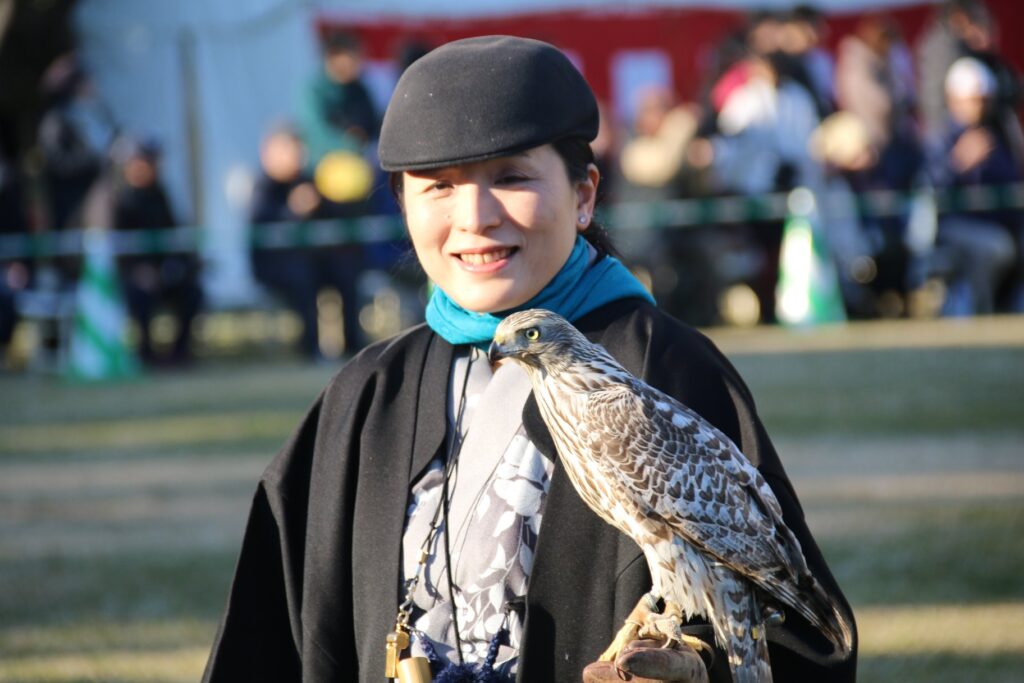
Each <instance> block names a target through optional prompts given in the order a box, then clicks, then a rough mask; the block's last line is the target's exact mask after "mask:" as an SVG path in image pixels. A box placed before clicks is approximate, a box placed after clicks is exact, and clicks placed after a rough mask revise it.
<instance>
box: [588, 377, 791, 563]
mask: <svg viewBox="0 0 1024 683" xmlns="http://www.w3.org/2000/svg"><path fill="white" fill-rule="evenodd" d="M586 422H587V424H588V427H589V429H588V430H587V433H588V437H589V440H590V441H591V442H592V443H591V444H589V445H590V447H591V448H594V447H595V446H596V447H598V448H601V449H602V450H603V451H604V455H605V456H606V457H604V458H601V459H600V460H601V461H603V462H605V463H606V464H607V466H608V468H609V475H611V476H613V477H614V478H615V479H617V480H618V481H619V483H620V484H621V486H622V487H623V488H624V489H625V490H626V491H627V492H628V494H629V495H631V496H632V497H633V498H634V499H635V500H637V501H638V502H641V504H642V507H643V508H644V511H645V512H646V513H647V514H649V515H652V516H656V517H658V518H661V519H662V520H664V522H665V523H666V524H668V525H669V526H671V527H672V528H673V530H674V531H675V532H676V533H678V534H680V535H681V536H683V537H684V538H686V539H687V540H689V541H690V542H692V543H694V544H695V545H697V546H698V547H701V548H703V549H704V550H705V551H707V552H708V553H710V554H711V555H713V556H714V557H716V558H717V559H718V560H720V561H721V562H723V563H725V564H727V565H729V566H731V567H732V568H733V569H735V570H736V571H738V572H740V573H741V574H744V575H746V576H748V577H750V578H751V579H753V580H754V581H755V582H757V583H762V582H769V583H775V582H776V581H778V580H779V579H781V578H783V577H782V576H780V574H781V575H785V576H799V575H802V574H805V573H806V572H807V569H806V562H805V560H804V558H803V554H802V552H801V550H800V545H799V542H798V541H797V540H796V538H795V536H794V535H793V534H792V532H791V531H790V530H789V529H788V528H787V527H786V526H785V525H784V524H783V522H782V510H781V507H780V506H779V503H778V501H777V500H776V498H775V495H774V494H773V493H772V491H771V489H770V488H769V486H768V484H767V482H766V481H765V480H764V477H763V476H762V475H761V473H760V472H758V471H757V469H756V468H755V467H754V466H753V465H751V464H750V462H749V461H748V460H747V459H746V458H745V457H744V456H743V455H742V454H741V453H740V451H739V449H737V448H736V446H735V445H734V444H733V443H732V441H730V440H729V439H728V437H726V436H725V435H724V434H722V433H721V432H719V431H718V430H717V429H715V428H714V427H713V426H712V425H710V424H709V423H708V422H706V421H705V420H704V419H703V418H701V417H700V416H699V415H697V414H696V413H695V412H693V411H692V410H690V409H689V408H687V407H686V406H684V405H682V404H681V403H679V402H678V401H676V400H675V399H673V398H671V397H669V396H667V395H666V394H663V393H661V392H659V391H657V390H656V389H653V388H651V387H649V386H647V385H645V384H642V383H637V384H634V385H632V386H630V385H626V384H616V385H613V386H610V387H607V388H605V389H601V390H598V391H595V392H592V393H591V394H590V396H589V398H588V404H587V420H586Z"/></svg>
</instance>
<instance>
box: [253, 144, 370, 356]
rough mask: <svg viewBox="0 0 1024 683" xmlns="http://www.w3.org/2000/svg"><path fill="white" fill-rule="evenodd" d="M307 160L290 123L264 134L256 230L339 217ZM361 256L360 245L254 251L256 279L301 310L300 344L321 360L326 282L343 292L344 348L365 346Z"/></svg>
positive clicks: (256, 191)
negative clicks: (321, 315) (322, 295)
mask: <svg viewBox="0 0 1024 683" xmlns="http://www.w3.org/2000/svg"><path fill="white" fill-rule="evenodd" d="M305 161H306V147H305V145H304V143H303V140H302V138H301V137H300V136H299V134H298V132H297V131H296V130H295V129H294V128H292V127H291V126H278V127H276V128H274V129H272V130H271V131H270V132H269V133H268V134H267V135H266V137H265V138H264V139H263V142H262V143H261V145H260V166H261V173H260V177H259V179H258V180H257V181H256V185H255V187H254V189H253V196H252V200H251V201H252V203H251V205H250V208H249V220H250V222H251V223H252V224H253V229H254V230H261V229H269V226H266V224H270V223H282V222H294V221H306V220H326V219H329V218H337V217H339V215H338V213H337V211H336V208H337V204H336V203H333V202H330V201H329V200H327V199H326V198H324V197H323V195H322V193H321V192H320V189H319V187H318V183H317V182H316V180H315V178H314V176H313V175H312V174H310V173H309V172H308V171H307V170H306V163H305ZM260 226H266V228H261V227H260ZM292 234H294V233H292ZM360 256H361V250H360V248H359V246H358V245H340V246H334V245H323V246H318V247H297V246H288V247H284V248H273V249H256V250H254V251H253V252H252V267H253V274H254V275H255V277H256V279H257V280H258V281H259V282H260V283H261V284H263V285H266V286H267V287H269V288H270V289H271V290H273V291H276V292H278V293H279V294H280V295H281V296H282V297H284V299H285V301H286V302H287V303H288V305H289V307H291V308H292V309H293V310H294V311H295V312H296V313H297V314H298V315H299V318H300V319H301V321H302V336H301V338H300V348H301V350H302V353H303V354H304V355H305V356H306V357H308V358H310V359H314V360H319V359H321V358H322V355H323V354H322V352H321V348H320V327H319V325H320V323H319V309H318V304H317V296H318V294H319V292H320V290H321V289H322V288H324V287H334V288H335V289H337V290H338V292H339V294H340V295H341V298H342V316H343V317H342V325H343V328H344V329H343V333H344V338H345V350H346V351H347V352H349V353H353V352H355V351H357V350H358V349H360V348H361V347H362V345H363V343H364V340H363V334H362V327H361V325H360V324H359V293H358V289H357V288H358V277H359V274H360V272H361V271H362V268H363V264H362V263H361V262H360Z"/></svg>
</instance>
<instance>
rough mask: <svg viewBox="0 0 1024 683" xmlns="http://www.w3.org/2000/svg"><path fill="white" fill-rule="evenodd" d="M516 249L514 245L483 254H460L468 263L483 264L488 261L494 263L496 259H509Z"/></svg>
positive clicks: (464, 261) (472, 264) (463, 260)
mask: <svg viewBox="0 0 1024 683" xmlns="http://www.w3.org/2000/svg"><path fill="white" fill-rule="evenodd" d="M515 251H516V249H515V248H513V247H506V248H505V249H495V250H493V251H487V252H484V253H481V254H469V253H463V254H459V258H460V259H461V260H462V262H463V263H468V264H469V265H471V266H483V265H487V264H488V263H494V262H495V261H501V260H503V259H507V258H508V257H509V256H511V255H512V254H513V253H514V252H515Z"/></svg>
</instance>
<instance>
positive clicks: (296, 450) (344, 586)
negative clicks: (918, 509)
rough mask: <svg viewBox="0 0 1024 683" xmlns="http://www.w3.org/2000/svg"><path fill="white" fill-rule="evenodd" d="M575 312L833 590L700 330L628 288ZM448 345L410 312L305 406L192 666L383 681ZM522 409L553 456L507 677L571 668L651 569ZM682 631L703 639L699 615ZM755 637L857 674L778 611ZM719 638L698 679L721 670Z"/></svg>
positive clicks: (607, 633) (436, 449)
mask: <svg viewBox="0 0 1024 683" xmlns="http://www.w3.org/2000/svg"><path fill="white" fill-rule="evenodd" d="M576 324H577V326H578V327H579V328H580V330H581V331H583V332H584V333H585V334H586V335H587V336H588V337H589V338H590V339H592V340H593V341H596V342H598V343H600V344H602V345H603V346H604V347H605V348H606V349H608V351H609V352H611V354H612V355H613V356H615V357H616V358H617V359H618V360H619V361H620V362H621V363H622V364H623V365H624V366H625V367H626V368H627V369H629V370H630V371H631V372H633V373H635V374H637V375H638V376H641V377H643V378H644V379H645V380H647V381H648V382H649V383H651V384H653V385H654V386H656V387H658V388H659V389H661V390H662V391H665V392H666V393H668V394H670V395H672V396H674V397H676V398H677V399H679V400H680V401H682V402H683V403H684V404H686V405H688V406H690V407H691V408H693V409H694V410H696V411H697V412H698V413H700V414H701V415H702V416H704V418H705V419H707V420H709V421H710V422H711V423H713V424H714V425H715V426H716V427H718V428H719V429H720V430H722V431H723V432H724V433H725V434H727V435H728V436H729V437H730V438H731V439H733V440H734V441H735V442H736V444H737V445H738V446H739V447H740V448H741V450H742V451H743V453H744V454H745V455H746V456H747V458H749V459H750V460H751V462H753V463H754V464H755V465H756V466H757V467H758V468H759V470H760V471H761V472H762V474H763V475H764V476H765V478H766V479H767V480H768V482H769V484H770V485H771V487H772V489H773V490H774V491H775V495H776V496H777V497H778V499H779V502H780V503H781V505H782V509H783V512H784V517H785V521H786V523H787V524H788V525H789V527H790V528H791V529H792V530H793V531H794V533H795V534H796V535H797V537H798V538H799V539H800V543H801V544H802V546H803V550H804V554H805V555H806V557H807V561H808V564H809V566H810V568H811V570H812V571H813V572H814V574H815V576H816V577H817V578H818V579H819V581H820V582H821V583H822V584H823V585H824V587H825V588H826V590H827V591H829V592H831V593H832V594H833V595H835V596H836V597H837V598H838V599H839V600H840V602H841V604H843V605H844V606H846V602H845V599H843V597H842V595H841V593H840V591H839V588H838V587H837V586H836V583H835V580H834V579H833V577H832V575H831V573H830V572H829V570H828V568H827V567H826V565H825V562H824V560H823V559H822V556H821V553H820V551H819V550H818V547H817V545H816V544H815V542H814V540H813V538H812V537H811V535H810V532H809V531H808V529H807V526H806V524H805V522H804V517H803V512H802V510H801V508H800V505H799V503H798V502H797V498H796V495H795V493H794V491H793V489H792V486H791V484H790V482H789V479H788V478H787V477H786V474H785V472H784V471H783V468H782V465H781V463H780V462H779V458H778V456H777V455H776V453H775V450H774V448H773V447H772V444H771V442H770V441H769V439H768V436H767V434H766V432H765V430H764V427H763V426H762V425H761V422H760V420H759V419H758V417H757V415H756V413H755V410H754V403H753V399H752V398H751V396H750V393H749V391H748V390H747V388H746V386H745V385H744V383H743V381H742V380H741V379H740V377H739V375H738V374H737V373H736V371H735V369H734V368H733V367H732V366H731V365H730V364H729V362H728V361H727V360H726V359H725V358H724V356H722V355H721V353H720V352H719V351H718V350H717V349H716V348H715V347H714V346H713V344H712V343H711V342H710V341H709V340H708V339H706V338H705V337H703V336H702V335H701V334H699V333H698V332H696V331H695V330H693V329H691V328H689V327H686V326H685V325H683V324H682V323H680V322H678V321H676V320H675V319H673V318H671V317H669V316H668V315H666V314H664V313H662V312H661V311H659V310H658V309H656V308H654V307H653V306H651V305H649V304H648V303H646V302H644V301H640V300H637V299H626V300H619V301H616V302H613V303H611V304H607V305H605V306H603V307H601V308H600V309H598V310H596V311H594V312H592V313H590V314H588V315H586V316H585V317H583V318H582V319H580V320H579V321H577V323H576ZM454 351H455V347H454V346H452V345H451V344H449V343H448V342H446V341H444V340H443V339H441V338H440V337H438V336H437V335H436V334H434V333H433V332H432V331H431V330H430V329H429V328H427V327H426V326H424V325H420V326H418V327H415V328H412V329H411V330H409V331H407V332H406V333H404V334H402V335H400V336H398V337H396V338H394V339H392V340H390V341H387V342H381V343H379V344H376V345H373V346H371V347H368V348H367V349H365V350H364V351H363V352H361V353H360V354H359V355H357V356H356V357H355V358H354V359H353V360H352V361H350V362H349V363H348V364H347V365H345V367H344V368H343V369H342V370H341V371H340V372H339V373H338V374H337V375H336V376H335V377H334V378H333V380H332V381H331V383H330V384H329V385H328V386H327V388H326V389H325V390H324V392H323V393H322V394H321V395H320V397H319V398H318V399H317V401H316V402H315V403H314V404H313V406H312V408H311V409H310V410H309V413H308V414H307V415H306V417H305V419H304V420H303V422H302V424H301V426H300V427H299V429H298V431H297V432H296V433H295V434H294V435H293V436H292V437H291V439H290V440H289V441H288V443H287V444H286V445H285V447H284V448H283V449H282V450H281V452H280V453H279V454H278V456H277V457H276V458H275V459H274V461H273V462H272V463H271V464H270V466H269V467H268V468H267V469H266V471H265V472H264V474H263V477H262V479H261V480H260V484H259V487H258V489H257V491H256V495H255V499H254V501H253V505H252V511H251V513H250V517H249V522H248V527H247V529H246V532H245V538H244V541H243V544H242V552H241V557H240V558H239V561H238V567H237V569H236V573H235V578H234V583H233V585H232V587H231V594H230V597H229V600H228V605H227V610H226V612H225V615H224V618H223V621H222V623H221V626H220V630H219V632H218V634H217V637H216V641H215V643H214V646H213V652H212V654H211V656H210V660H209V662H208V664H207V668H206V674H205V677H204V680H205V681H231V682H236V681H299V680H301V681H361V682H368V681H382V680H384V673H383V672H384V638H385V635H386V634H387V633H388V632H389V631H390V630H391V629H392V628H393V626H394V621H395V613H396V610H397V607H398V600H399V591H400V585H399V583H400V581H399V570H400V566H401V562H400V548H401V539H402V530H403V526H404V523H405V513H406V505H407V499H408V496H409V490H410V484H411V482H413V481H414V480H415V479H416V478H417V477H418V476H419V474H420V473H421V472H422V471H423V469H424V468H425V467H426V466H427V464H428V463H429V462H430V461H431V460H432V459H433V458H434V457H435V456H437V455H438V454H439V453H440V452H441V449H442V448H443V445H444V439H445V430H446V428H447V418H446V401H445V395H446V391H447V385H448V375H449V368H450V366H451V362H452V358H453V355H454ZM523 421H524V425H525V427H526V430H527V433H528V434H529V436H530V438H531V440H532V441H533V443H534V444H536V446H537V447H538V448H539V449H540V450H541V451H542V452H543V453H545V454H546V455H547V456H548V457H550V458H552V459H553V460H555V462H556V467H555V472H554V474H553V476H552V481H551V488H550V491H549V494H548V497H547V501H546V503H545V506H546V507H545V510H544V521H543V523H542V525H541V530H540V536H539V538H538V541H537V548H536V555H535V559H534V566H533V572H532V574H531V577H530V583H529V589H528V594H527V601H526V602H527V604H526V606H525V619H526V622H525V633H524V641H523V643H522V648H521V651H520V664H519V676H518V680H519V681H526V682H529V683H539V682H543V681H553V682H560V683H566V682H572V683H575V682H577V681H580V680H581V671H582V669H583V667H584V666H586V665H587V664H588V663H590V662H592V661H594V660H595V659H596V658H597V656H598V654H600V652H601V651H602V650H603V649H604V648H605V647H606V646H607V645H608V644H609V643H610V642H611V639H612V637H613V636H614V634H615V632H616V631H617V630H618V628H619V627H620V626H621V625H622V623H623V620H624V619H625V618H626V615H627V614H628V613H629V611H630V610H631V609H632V607H633V606H634V605H635V604H636V602H637V600H638V599H639V598H640V596H641V595H642V594H643V593H645V592H647V591H649V590H650V588H651V580H650V576H649V574H648V571H647V563H646V562H645V560H644V557H643V555H642V554H641V552H640V549H639V548H638V547H637V545H636V544H635V543H634V542H633V541H632V540H631V539H629V538H628V537H626V536H625V535H623V534H621V533H619V532H618V531H617V530H616V529H614V528H613V527H611V526H610V525H608V524H605V523H604V522H603V521H601V520H600V519H599V518H598V517H597V515H595V514H594V513H593V512H591V511H590V510H589V509H588V508H587V507H586V505H585V504H584V503H583V501H582V500H581V499H580V498H579V497H578V496H577V494H576V492H575V490H574V489H573V488H572V485H571V483H570V482H569V480H568V477H567V476H566V475H565V473H564V471H563V470H562V468H561V465H560V464H558V461H557V454H556V452H555V449H554V445H553V443H552V441H551V437H550V435H549V434H548V431H547V429H546V427H545V426H544V423H543V421H542V420H541V418H540V413H539V411H538V408H537V404H536V402H535V400H534V399H533V397H532V396H531V397H530V398H529V399H528V400H527V403H526V406H525V408H524V411H523ZM846 609H847V610H848V607H846ZM851 623H852V617H851ZM687 630H688V631H689V632H691V633H693V634H694V635H698V636H700V637H702V638H703V639H704V640H706V641H707V642H709V643H713V642H714V636H713V634H712V631H711V627H710V626H707V625H706V624H701V623H696V622H695V623H693V624H691V625H689V626H687ZM768 638H769V644H770V645H769V649H770V653H771V661H772V668H773V671H774V672H775V680H777V681H853V680H854V678H855V668H856V659H855V655H854V654H851V655H849V656H847V657H840V656H838V655H836V654H835V653H834V652H833V648H832V647H831V646H830V644H829V643H828V641H826V640H825V638H824V636H822V635H821V634H820V633H818V632H817V631H816V630H815V629H814V628H813V627H811V626H810V625H809V624H807V623H806V622H805V621H803V620H802V619H801V618H800V617H799V616H797V615H796V614H795V613H792V611H789V612H788V613H787V620H786V623H785V624H784V625H783V626H780V627H771V628H769V629H768ZM855 651H856V650H854V652H855ZM718 654H719V656H718V657H716V662H715V665H714V666H713V668H712V671H711V678H712V680H713V681H729V680H730V678H729V672H728V667H727V665H726V662H725V655H724V653H722V652H719V653H718Z"/></svg>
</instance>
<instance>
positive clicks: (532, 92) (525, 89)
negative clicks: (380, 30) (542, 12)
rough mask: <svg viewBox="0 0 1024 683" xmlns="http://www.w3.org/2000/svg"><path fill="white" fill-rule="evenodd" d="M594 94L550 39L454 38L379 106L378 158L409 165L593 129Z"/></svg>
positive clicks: (395, 166)
mask: <svg viewBox="0 0 1024 683" xmlns="http://www.w3.org/2000/svg"><path fill="white" fill-rule="evenodd" d="M597 124H598V113H597V101H596V100H595V99H594V93H593V92H591V90H590V86H588V85H587V82H586V81H585V80H584V78H583V76H582V75H581V74H580V72H579V71H577V69H576V67H575V66H573V64H572V62H570V61H569V59H568V58H567V57H566V56H565V55H564V54H562V52H561V51H560V50H559V49H558V48H556V47H555V46H553V45H549V44H548V43H544V42H541V41H539V40H530V39H528V38H516V37H512V36H483V37H480V38H467V39H465V40H457V41H454V42H451V43H447V44H446V45H442V46H441V47H439V48H437V49H436V50H433V51H431V52H429V53H427V54H426V55H424V56H423V57H421V58H420V59H418V60H417V61H415V62H413V64H412V65H411V66H410V67H409V68H408V69H407V70H406V71H405V73H404V74H402V77H401V78H400V79H399V81H398V86H397V87H396V88H395V92H394V94H393V95H392V96H391V103H390V104H389V105H388V109H387V111H386V112H385V113H384V124H383V127H382V128H381V133H380V144H379V155H380V165H381V167H382V168H383V169H384V170H385V171H414V170H422V169H427V168H439V167H442V166H451V165H455V164H463V163H468V162H471V161H482V160H484V159H492V158H494V157H499V156H505V155H508V154H516V153H518V152H522V151H524V150H527V149H530V148H531V147H537V146H539V145H543V144H546V143H549V142H554V141H555V140H559V139H561V138H567V137H582V138H585V139H586V140H588V141H589V140H593V139H594V138H595V137H596V136H597Z"/></svg>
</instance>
